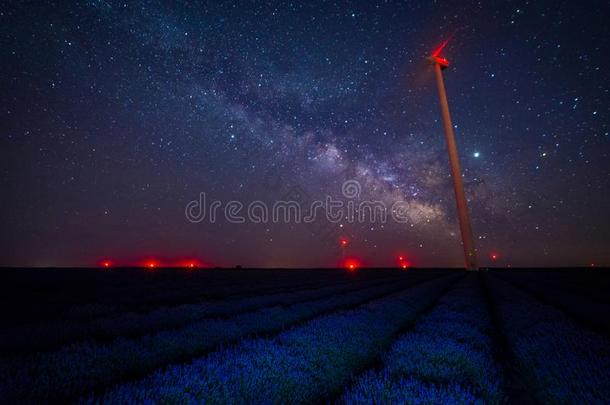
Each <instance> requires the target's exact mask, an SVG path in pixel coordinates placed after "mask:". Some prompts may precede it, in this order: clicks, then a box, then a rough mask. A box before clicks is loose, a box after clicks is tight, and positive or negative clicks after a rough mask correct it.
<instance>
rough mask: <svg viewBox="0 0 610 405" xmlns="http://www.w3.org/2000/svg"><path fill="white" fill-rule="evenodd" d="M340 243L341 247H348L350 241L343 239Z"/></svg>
mask: <svg viewBox="0 0 610 405" xmlns="http://www.w3.org/2000/svg"><path fill="white" fill-rule="evenodd" d="M339 243H341V246H347V244H348V243H349V241H348V240H347V238H341V240H340V242H339Z"/></svg>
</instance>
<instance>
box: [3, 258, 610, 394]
mask: <svg viewBox="0 0 610 405" xmlns="http://www.w3.org/2000/svg"><path fill="white" fill-rule="evenodd" d="M0 278H1V279H2V283H1V287H0V289H2V298H1V300H2V305H1V308H2V309H1V310H0V312H1V313H2V319H3V322H2V324H1V326H0V402H1V403H3V404H4V403H36V404H39V403H58V402H62V403H65V402H75V403H113V404H123V403H181V404H182V403H205V404H208V403H212V404H235V403H237V404H269V403H275V404H286V403H346V404H351V403H357V404H385V403H389V404H403V403H414V404H420V403H426V404H438V403H491V404H500V403H608V402H609V401H610V338H609V336H610V335H609V333H610V328H609V327H608V326H609V325H608V320H607V319H608V317H607V314H608V313H610V311H608V310H609V309H610V308H609V306H610V301H609V299H608V296H607V295H606V292H607V291H608V288H607V287H608V286H609V281H610V277H609V274H608V272H607V271H606V270H602V269H562V270H536V269H531V270H525V269H521V270H499V269H498V270H490V271H484V272H483V271H482V272H464V271H459V270H432V269H420V270H418V269H409V270H408V271H404V270H398V269H358V270H357V271H346V270H342V269H335V270H249V269H243V270H242V269H235V270H228V269H196V270H186V269H155V270H154V271H151V270H144V269H112V270H93V269H39V270H35V269H19V270H17V269H5V270H3V271H2V273H1V275H0Z"/></svg>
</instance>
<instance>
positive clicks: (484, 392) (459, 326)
mask: <svg viewBox="0 0 610 405" xmlns="http://www.w3.org/2000/svg"><path fill="white" fill-rule="evenodd" d="M492 329H493V327H492V323H491V320H490V316H489V314H488V308H487V304H486V302H485V300H484V297H483V295H482V289H481V286H480V283H479V280H478V277H477V276H476V275H474V274H471V275H469V276H467V277H466V278H464V279H463V280H462V281H461V282H459V283H458V284H457V285H456V286H455V287H454V288H452V289H451V290H450V291H449V293H447V294H446V295H444V296H443V297H442V298H441V299H440V300H439V303H438V305H437V306H435V307H434V308H433V310H432V311H431V312H429V313H428V314H427V315H425V316H424V317H423V318H422V319H421V320H420V321H418V322H417V323H416V325H415V327H414V329H413V330H411V331H409V332H408V333H405V334H404V335H402V336H400V337H399V338H398V339H397V340H396V342H395V343H394V344H393V345H392V347H391V349H390V350H389V351H388V352H387V353H386V354H385V355H384V356H383V358H382V366H381V368H380V369H379V370H371V371H368V372H366V373H364V374H363V375H361V376H360V377H359V378H357V379H356V380H355V382H354V383H353V385H352V386H351V387H350V388H349V389H348V390H347V391H346V392H345V393H344V394H343V395H342V397H341V402H342V403H346V404H351V403H364V404H372V403H383V404H404V403H416V404H417V403H429V404H434V403H476V402H483V403H493V404H499V403H503V402H504V398H505V396H504V393H503V378H502V373H501V371H500V367H499V366H498V364H497V363H496V361H495V360H494V345H493V342H492V338H491V337H490V335H491V333H492Z"/></svg>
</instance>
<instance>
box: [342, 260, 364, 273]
mask: <svg viewBox="0 0 610 405" xmlns="http://www.w3.org/2000/svg"><path fill="white" fill-rule="evenodd" d="M359 267H360V263H359V262H358V261H357V260H356V259H348V260H346V261H345V268H346V269H347V270H349V271H356V270H357V269H358V268H359Z"/></svg>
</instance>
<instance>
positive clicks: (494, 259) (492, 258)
mask: <svg viewBox="0 0 610 405" xmlns="http://www.w3.org/2000/svg"><path fill="white" fill-rule="evenodd" d="M490 257H491V260H493V261H496V260H498V258H499V257H500V256H499V255H498V254H497V253H492V254H491V255H490Z"/></svg>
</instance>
